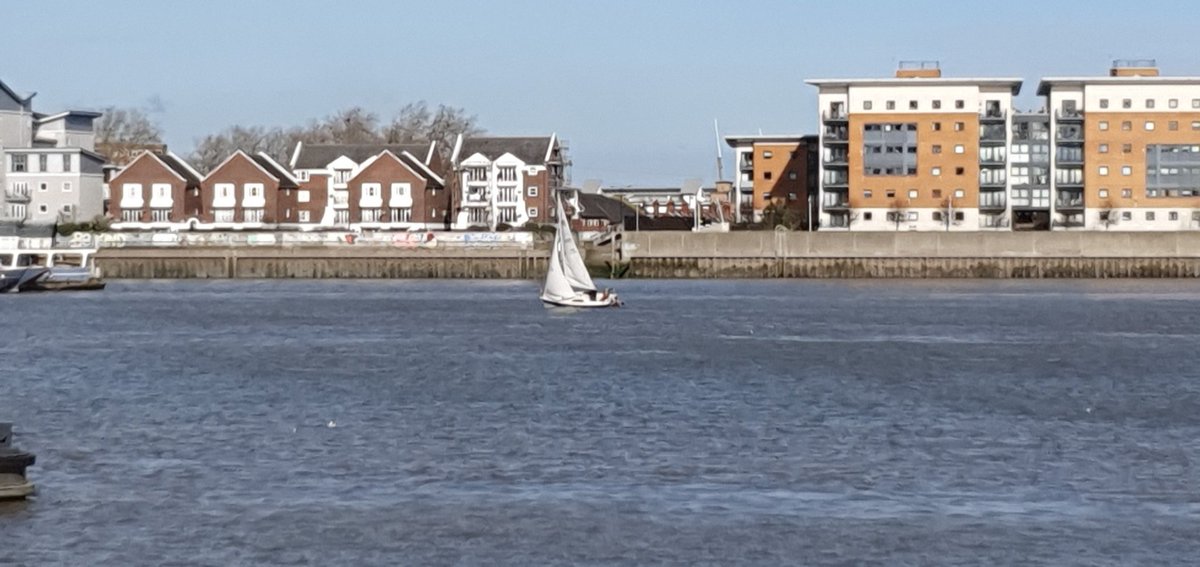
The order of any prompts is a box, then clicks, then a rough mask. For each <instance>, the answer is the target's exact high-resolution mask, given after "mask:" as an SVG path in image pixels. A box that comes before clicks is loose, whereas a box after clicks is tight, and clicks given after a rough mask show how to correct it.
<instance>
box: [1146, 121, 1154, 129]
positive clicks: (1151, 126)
mask: <svg viewBox="0 0 1200 567" xmlns="http://www.w3.org/2000/svg"><path fill="white" fill-rule="evenodd" d="M1146 131H1147V132H1152V131H1154V121H1153V120H1147V121H1146Z"/></svg>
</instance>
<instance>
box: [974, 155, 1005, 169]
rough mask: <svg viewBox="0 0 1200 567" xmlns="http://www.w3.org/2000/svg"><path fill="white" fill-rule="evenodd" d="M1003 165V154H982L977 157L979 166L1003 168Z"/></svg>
mask: <svg viewBox="0 0 1200 567" xmlns="http://www.w3.org/2000/svg"><path fill="white" fill-rule="evenodd" d="M1005 163H1006V160H1005V155H1004V152H984V153H981V154H980V155H979V165H982V166H985V167H1004V165H1005Z"/></svg>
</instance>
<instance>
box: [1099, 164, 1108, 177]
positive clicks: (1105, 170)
mask: <svg viewBox="0 0 1200 567" xmlns="http://www.w3.org/2000/svg"><path fill="white" fill-rule="evenodd" d="M1100 175H1108V166H1107V165H1102V166H1100Z"/></svg>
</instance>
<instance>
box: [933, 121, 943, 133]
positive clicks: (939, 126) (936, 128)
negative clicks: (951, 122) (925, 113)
mask: <svg viewBox="0 0 1200 567" xmlns="http://www.w3.org/2000/svg"><path fill="white" fill-rule="evenodd" d="M941 129H942V123H941V122H934V123H933V131H934V132H939V131H941Z"/></svg>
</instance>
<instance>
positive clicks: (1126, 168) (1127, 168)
mask: <svg viewBox="0 0 1200 567" xmlns="http://www.w3.org/2000/svg"><path fill="white" fill-rule="evenodd" d="M1121 175H1126V176H1128V175H1133V168H1132V167H1130V166H1128V165H1123V166H1121Z"/></svg>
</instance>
